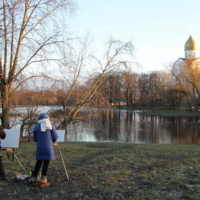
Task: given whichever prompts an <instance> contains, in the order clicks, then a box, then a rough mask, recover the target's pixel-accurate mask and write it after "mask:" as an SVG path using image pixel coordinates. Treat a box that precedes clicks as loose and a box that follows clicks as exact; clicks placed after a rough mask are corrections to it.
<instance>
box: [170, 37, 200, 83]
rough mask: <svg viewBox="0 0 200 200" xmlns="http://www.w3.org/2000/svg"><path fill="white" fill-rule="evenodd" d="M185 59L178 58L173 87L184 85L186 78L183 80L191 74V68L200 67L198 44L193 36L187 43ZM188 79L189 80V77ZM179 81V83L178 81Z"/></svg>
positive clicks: (173, 74)
mask: <svg viewBox="0 0 200 200" xmlns="http://www.w3.org/2000/svg"><path fill="white" fill-rule="evenodd" d="M184 51H185V57H184V58H181V57H180V58H178V59H177V60H176V61H175V62H174V64H173V68H172V78H171V80H172V83H173V85H177V84H180V83H181V84H182V85H184V84H183V83H184V82H185V80H186V78H181V77H184V76H186V75H187V74H189V68H190V67H191V69H192V68H193V69H194V68H195V67H196V66H200V57H197V43H196V41H195V40H194V38H193V37H192V36H190V37H189V38H188V40H187V41H186V42H185V47H184ZM177 77H179V78H178V79H177ZM187 79H189V78H188V77H187ZM177 80H179V81H177Z"/></svg>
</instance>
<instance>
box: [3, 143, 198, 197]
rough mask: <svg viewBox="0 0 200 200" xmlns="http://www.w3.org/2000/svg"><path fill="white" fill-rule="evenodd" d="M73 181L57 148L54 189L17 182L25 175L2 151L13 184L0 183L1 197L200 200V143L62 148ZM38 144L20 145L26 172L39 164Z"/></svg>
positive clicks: (51, 170) (51, 174)
mask: <svg viewBox="0 0 200 200" xmlns="http://www.w3.org/2000/svg"><path fill="white" fill-rule="evenodd" d="M60 149H61V151H62V154H63V158H64V160H65V164H66V167H67V171H68V174H69V177H70V181H66V174H65V171H64V168H63V165H62V161H61V158H60V155H59V151H58V148H57V147H56V146H55V153H56V158H57V159H56V160H55V161H53V162H51V163H50V168H49V174H48V178H49V181H50V183H51V186H49V187H45V188H40V187H38V186H35V187H33V186H32V185H31V184H30V183H28V182H16V181H14V177H15V176H17V175H19V174H27V173H25V172H23V170H22V168H21V167H20V165H19V164H18V162H17V161H16V160H14V162H13V163H10V162H9V160H8V158H7V156H6V154H5V153H4V158H3V162H4V166H5V170H6V173H7V175H8V177H9V181H7V182H5V181H4V182H3V181H1V182H0V199H24V200H25V199H27V200H29V199H69V200H73V199H77V200H92V199H105V200H109V199H110V200H112V199H113V200H115V199H116V200H118V199H119V200H120V199H130V200H148V199H149V200H151V199H152V200H155V199H158V200H159V199H162V200H164V199H170V200H172V199H200V158H199V156H200V148H199V145H197V144H193V145H182V144H181V145H159V144H124V143H87V142H85V143H81V142H65V143H61V144H60ZM34 152H35V144H34V143H21V144H20V148H19V149H17V151H16V155H17V157H18V158H19V160H20V162H21V163H22V164H23V166H24V167H25V168H26V170H27V171H29V170H31V169H32V168H33V167H34V165H35V153H34Z"/></svg>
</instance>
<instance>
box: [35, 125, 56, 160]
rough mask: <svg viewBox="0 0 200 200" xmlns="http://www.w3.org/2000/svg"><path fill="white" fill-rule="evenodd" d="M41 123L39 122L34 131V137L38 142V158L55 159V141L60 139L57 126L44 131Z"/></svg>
mask: <svg viewBox="0 0 200 200" xmlns="http://www.w3.org/2000/svg"><path fill="white" fill-rule="evenodd" d="M40 125H41V124H37V125H36V126H35V127H34V131H33V139H34V141H35V142H37V148H36V160H55V156H54V146H53V143H54V142H55V141H56V140H57V139H58V134H57V132H56V129H55V126H54V125H52V130H49V129H47V130H46V131H45V132H42V131H41V128H40Z"/></svg>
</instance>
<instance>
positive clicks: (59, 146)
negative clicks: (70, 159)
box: [58, 144, 69, 181]
mask: <svg viewBox="0 0 200 200" xmlns="http://www.w3.org/2000/svg"><path fill="white" fill-rule="evenodd" d="M58 150H59V152H60V157H61V159H62V163H63V166H64V169H65V174H66V176H67V180H68V181H69V176H68V173H67V169H66V166H65V162H64V160H63V157H62V153H61V151H60V146H59V144H58Z"/></svg>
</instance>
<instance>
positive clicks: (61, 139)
mask: <svg viewBox="0 0 200 200" xmlns="http://www.w3.org/2000/svg"><path fill="white" fill-rule="evenodd" d="M56 132H57V133H58V139H57V140H56V142H64V141H65V130H56Z"/></svg>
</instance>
